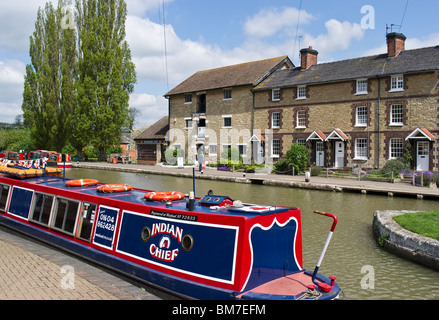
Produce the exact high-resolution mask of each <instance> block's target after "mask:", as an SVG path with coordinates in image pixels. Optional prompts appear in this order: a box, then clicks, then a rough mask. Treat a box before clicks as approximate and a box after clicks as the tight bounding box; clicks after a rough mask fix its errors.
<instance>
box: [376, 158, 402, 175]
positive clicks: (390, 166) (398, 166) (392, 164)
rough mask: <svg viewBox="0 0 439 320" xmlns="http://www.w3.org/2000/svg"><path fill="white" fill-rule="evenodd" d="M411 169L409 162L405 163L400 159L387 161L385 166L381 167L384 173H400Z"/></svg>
mask: <svg viewBox="0 0 439 320" xmlns="http://www.w3.org/2000/svg"><path fill="white" fill-rule="evenodd" d="M406 169H409V164H407V163H405V162H404V161H402V160H400V159H392V160H389V161H387V162H386V164H385V165H384V167H383V168H382V169H381V173H382V174H383V175H389V176H390V175H391V174H392V172H393V175H398V174H399V173H400V172H401V171H403V170H406Z"/></svg>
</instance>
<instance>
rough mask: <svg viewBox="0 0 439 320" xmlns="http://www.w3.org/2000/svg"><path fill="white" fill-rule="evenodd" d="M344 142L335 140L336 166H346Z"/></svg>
mask: <svg viewBox="0 0 439 320" xmlns="http://www.w3.org/2000/svg"><path fill="white" fill-rule="evenodd" d="M344 149H345V148H344V142H342V141H336V142H335V163H334V167H336V168H343V167H344V151H345V150H344Z"/></svg>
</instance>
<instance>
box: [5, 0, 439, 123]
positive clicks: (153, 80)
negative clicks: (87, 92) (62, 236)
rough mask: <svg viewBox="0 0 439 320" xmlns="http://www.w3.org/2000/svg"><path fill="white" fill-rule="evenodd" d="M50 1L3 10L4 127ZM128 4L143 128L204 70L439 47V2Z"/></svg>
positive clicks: (198, 0) (135, 98)
mask: <svg viewBox="0 0 439 320" xmlns="http://www.w3.org/2000/svg"><path fill="white" fill-rule="evenodd" d="M47 1H48V0H14V1H8V0H0V122H9V123H13V122H15V117H16V116H17V115H21V114H22V111H21V103H22V94H23V86H24V75H25V67H26V65H27V64H29V63H30V58H29V37H30V36H31V34H32V32H33V31H34V24H35V20H36V15H37V10H38V8H39V7H44V5H45V3H46V2H47ZM126 2H127V5H128V17H127V21H126V33H127V37H126V40H127V41H128V44H129V46H130V49H131V52H132V58H133V62H134V63H135V65H136V72H137V84H136V85H135V91H134V93H133V94H131V96H130V107H133V108H136V109H138V110H139V111H140V113H141V114H140V116H139V117H138V118H137V119H136V120H137V121H136V126H137V128H147V127H148V126H149V125H151V124H153V123H154V122H156V121H158V120H159V119H160V118H161V117H163V116H165V115H167V112H168V107H167V106H168V103H167V100H166V99H165V98H164V95H165V94H166V92H168V91H169V90H171V89H172V88H173V87H175V86H176V85H178V84H179V83H180V82H182V81H183V80H185V79H187V78H188V77H190V76H191V75H192V74H194V73H195V72H197V71H200V70H206V69H211V68H217V67H222V66H227V65H233V64H237V63H243V62H249V61H256V60H260V59H268V58H274V57H279V56H284V55H288V56H289V58H290V59H291V60H292V61H293V63H294V64H295V65H296V66H298V65H300V63H299V61H298V60H299V50H300V49H302V48H307V47H309V46H312V47H313V49H315V50H317V51H318V52H319V55H318V63H323V62H330V61H337V60H344V59H350V58H357V57H362V56H369V55H374V54H380V53H385V52H386V38H385V35H386V30H387V31H388V32H391V31H393V32H401V33H403V34H404V35H405V36H406V37H407V40H406V49H407V50H409V49H415V48H420V47H429V46H436V45H439V25H438V24H437V12H439V1H437V0H417V1H414V0H385V1H375V0H351V1H340V0H332V1H327V0H252V1H248V0H247V1H244V0H233V1H232V0H221V1H219V0H126ZM52 3H53V4H55V5H56V4H57V0H52ZM386 26H387V27H389V28H388V29H387V27H386Z"/></svg>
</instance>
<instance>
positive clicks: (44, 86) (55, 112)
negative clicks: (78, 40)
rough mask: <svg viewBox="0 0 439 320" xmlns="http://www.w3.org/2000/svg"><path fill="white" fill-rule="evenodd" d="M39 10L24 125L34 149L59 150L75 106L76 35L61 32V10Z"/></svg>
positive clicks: (28, 71) (25, 94)
mask: <svg viewBox="0 0 439 320" xmlns="http://www.w3.org/2000/svg"><path fill="white" fill-rule="evenodd" d="M64 6H65V1H63V0H60V1H59V3H58V7H57V8H54V6H53V5H52V4H51V3H46V6H45V8H44V9H42V8H40V9H39V10H38V14H37V21H36V23H35V31H34V33H33V35H32V36H31V37H30V48H29V54H30V58H31V63H30V64H29V65H27V66H26V76H25V84H24V91H23V103H22V110H23V118H24V124H25V126H27V127H28V128H30V130H31V138H32V142H33V144H34V146H35V147H36V148H41V149H43V148H47V149H55V150H61V149H62V147H63V146H64V145H65V144H66V142H67V139H68V133H69V131H70V130H69V123H70V122H69V115H70V114H71V113H72V111H73V106H74V91H73V83H74V68H75V66H74V61H75V37H76V35H75V31H74V30H72V29H67V28H63V27H62V24H61V20H62V18H63V10H62V8H63V7H64Z"/></svg>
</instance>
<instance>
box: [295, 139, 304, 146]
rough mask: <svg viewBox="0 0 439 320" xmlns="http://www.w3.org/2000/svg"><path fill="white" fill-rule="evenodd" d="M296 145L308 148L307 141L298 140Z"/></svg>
mask: <svg viewBox="0 0 439 320" xmlns="http://www.w3.org/2000/svg"><path fill="white" fill-rule="evenodd" d="M296 144H298V145H300V146H306V139H296Z"/></svg>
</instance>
